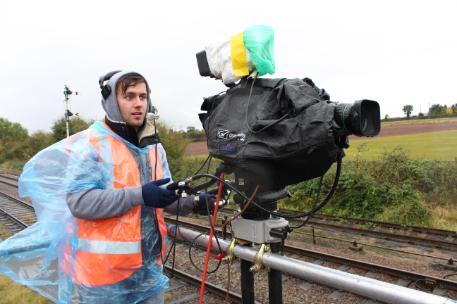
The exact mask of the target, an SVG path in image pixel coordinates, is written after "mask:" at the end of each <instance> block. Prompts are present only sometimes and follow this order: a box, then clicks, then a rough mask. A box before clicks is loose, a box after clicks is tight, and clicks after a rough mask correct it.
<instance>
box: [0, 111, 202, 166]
mask: <svg viewBox="0 0 457 304" xmlns="http://www.w3.org/2000/svg"><path fill="white" fill-rule="evenodd" d="M92 123H93V121H90V120H84V119H82V118H81V117H74V118H72V119H71V120H70V128H69V129H70V130H69V131H70V132H69V133H70V135H72V134H75V133H77V132H80V131H82V130H85V129H87V128H88V127H89V126H90V125H91V124H92ZM157 129H158V133H159V136H160V139H161V142H162V144H163V146H164V147H165V150H166V151H167V158H168V161H169V165H170V169H171V171H172V172H176V171H178V170H179V168H180V166H181V165H182V161H183V156H184V149H185V147H186V145H187V142H188V141H189V139H188V138H191V137H189V136H187V132H183V131H174V130H172V129H171V128H169V127H167V126H166V125H165V124H163V123H158V124H157ZM194 133H196V132H194ZM194 133H191V134H194ZM66 136H67V133H66V124H65V117H62V118H60V119H58V120H56V121H55V122H54V123H53V125H52V127H51V131H50V132H45V131H36V132H34V133H32V134H29V132H28V130H27V129H26V128H24V127H23V126H22V125H21V124H19V123H16V122H11V121H9V120H8V119H6V118H1V117H0V167H1V168H4V169H11V170H15V171H21V170H22V167H23V165H24V164H25V163H26V162H27V161H28V160H29V159H30V158H31V157H32V156H34V155H35V154H36V153H38V152H39V151H41V150H43V149H44V148H46V147H48V146H50V145H52V144H53V143H56V142H58V141H60V140H62V139H64V138H65V137H66Z"/></svg>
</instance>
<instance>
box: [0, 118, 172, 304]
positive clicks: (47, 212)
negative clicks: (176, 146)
mask: <svg viewBox="0 0 457 304" xmlns="http://www.w3.org/2000/svg"><path fill="white" fill-rule="evenodd" d="M89 132H92V133H91V134H93V135H95V136H96V137H97V138H98V139H99V145H100V149H99V150H100V151H99V152H97V151H96V150H95V149H94V147H93V145H92V144H91V143H90V142H89V136H88V134H89ZM108 137H112V138H115V139H117V140H120V141H122V142H123V143H124V144H125V145H126V146H127V147H128V148H129V150H130V151H132V152H133V153H134V154H138V155H140V156H141V155H143V156H144V155H147V153H149V150H150V149H151V147H153V146H148V147H145V148H142V149H140V148H138V147H136V146H134V145H132V144H131V143H129V142H127V141H125V140H124V139H123V138H121V137H119V136H118V135H117V134H115V133H113V132H112V131H111V130H109V129H108V128H107V127H106V126H105V125H104V124H103V123H101V122H96V123H94V124H93V125H91V126H90V128H89V129H87V130H85V131H83V132H80V133H78V134H75V135H73V136H71V137H69V138H68V139H64V140H62V141H60V142H58V143H56V144H54V145H52V146H50V147H48V148H46V149H44V150H42V151H41V152H39V153H38V154H37V155H35V156H34V157H33V158H32V159H31V160H30V161H29V162H28V163H27V164H26V165H25V166H24V169H23V172H22V175H21V177H20V179H19V195H20V196H21V197H29V198H31V200H32V202H33V206H34V208H35V212H36V215H37V223H35V224H34V225H32V226H30V227H28V228H27V229H25V230H23V231H21V232H19V233H17V234H16V235H14V236H12V237H11V238H9V239H7V240H6V241H4V242H2V243H0V273H2V274H5V275H7V276H8V277H10V278H11V279H12V280H14V281H16V282H18V283H20V284H23V285H26V286H28V287H29V288H31V289H33V290H35V291H36V292H38V293H39V294H41V295H43V296H45V297H46V298H48V299H50V300H52V301H53V302H56V303H73V302H77V303H95V302H96V303H138V302H141V301H142V300H144V299H148V298H151V297H154V296H155V295H157V294H160V293H161V292H162V291H163V290H164V288H165V287H166V286H167V284H168V278H167V277H166V276H165V275H164V274H163V272H162V266H161V265H159V264H156V263H146V264H144V265H143V266H142V267H141V268H139V269H137V270H136V271H135V273H134V274H133V275H132V276H131V277H130V278H129V279H128V280H125V281H123V282H120V283H116V284H112V285H107V286H101V287H97V288H83V287H82V286H78V285H76V284H74V283H73V281H72V279H71V277H70V276H69V275H68V274H67V273H66V272H65V271H63V270H62V266H61V264H62V263H61V259H62V256H63V251H64V249H65V246H67V245H68V244H71V245H72V247H73V248H77V244H75V242H78V239H77V237H76V236H75V231H74V227H76V224H75V223H76V218H75V217H73V215H72V214H71V212H70V210H69V208H68V206H67V203H66V196H67V193H72V192H79V191H84V190H89V189H109V188H112V185H113V182H116V181H113V163H112V162H111V163H110V162H109V161H107V160H109V159H110V146H109V144H108V141H107V140H106V138H108ZM157 151H158V152H159V153H160V156H161V160H162V168H163V175H164V177H170V171H169V169H168V164H167V161H166V155H165V152H164V150H163V148H162V146H161V145H160V144H159V145H158V149H157ZM100 157H101V159H103V160H104V161H102V162H100V161H99V159H100ZM139 158H140V159H144V160H146V159H147V157H139ZM144 166H145V164H142V163H140V169H141V170H143V167H144ZM145 209H146V208H145ZM145 213H146V212H145ZM141 220H142V221H144V220H145V219H143V215H142V219H141ZM149 220H151V219H149ZM147 225H148V227H149V226H154V224H153V220H151V222H150V223H147ZM72 227H73V228H72ZM143 230H144V229H143ZM154 232H155V231H152V232H151V231H149V234H147V235H146V237H148V238H149V237H153V236H155V235H156V233H154ZM113 233H116V232H114V231H113ZM144 237H145V234H144V233H143V231H142V238H144ZM156 238H157V237H156ZM67 248H68V246H67ZM71 263H74V261H70V264H71ZM143 263H144V258H143Z"/></svg>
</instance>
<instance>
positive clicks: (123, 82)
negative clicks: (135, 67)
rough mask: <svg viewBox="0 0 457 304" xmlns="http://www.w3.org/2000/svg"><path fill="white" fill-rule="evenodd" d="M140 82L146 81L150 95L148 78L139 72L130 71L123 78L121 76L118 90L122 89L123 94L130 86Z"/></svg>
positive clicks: (117, 86) (117, 85)
mask: <svg viewBox="0 0 457 304" xmlns="http://www.w3.org/2000/svg"><path fill="white" fill-rule="evenodd" d="M139 83H144V84H145V85H146V89H147V91H148V95H149V87H148V84H147V82H146V79H144V77H143V76H141V75H140V74H138V73H128V74H125V75H124V76H122V77H121V78H119V80H118V81H117V83H116V92H117V91H118V90H119V88H120V89H121V91H122V94H124V93H125V91H127V89H128V87H131V86H135V85H137V84H139Z"/></svg>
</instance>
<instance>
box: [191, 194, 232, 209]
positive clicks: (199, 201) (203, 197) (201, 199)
mask: <svg viewBox="0 0 457 304" xmlns="http://www.w3.org/2000/svg"><path fill="white" fill-rule="evenodd" d="M215 202H216V195H214V194H211V193H209V192H208V193H205V192H200V193H199V194H198V196H196V197H195V205H194V209H193V212H194V213H197V214H200V215H208V209H209V212H211V213H213V210H214V205H215ZM207 203H208V208H206V205H207ZM223 205H224V202H223V201H222V202H219V208H221V207H222V206H223Z"/></svg>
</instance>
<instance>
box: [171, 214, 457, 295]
mask: <svg viewBox="0 0 457 304" xmlns="http://www.w3.org/2000/svg"><path fill="white" fill-rule="evenodd" d="M166 220H167V221H168V222H173V223H176V220H175V219H173V218H171V217H167V218H166ZM179 224H180V225H183V226H184V227H187V228H191V229H194V230H198V231H201V232H208V230H209V227H208V226H206V225H201V224H197V223H194V222H189V221H185V220H184V221H183V220H182V219H181V220H180V221H179ZM218 232H219V233H221V232H222V231H220V230H218ZM228 236H230V237H231V235H230V234H228ZM284 253H285V254H286V255H288V256H290V257H292V258H294V259H297V258H302V257H306V258H307V259H308V260H309V259H310V261H311V262H314V263H317V264H321V263H322V262H324V261H325V262H330V263H333V264H335V265H334V266H335V267H334V268H338V269H340V270H347V269H349V268H357V269H360V270H363V271H365V272H366V276H368V277H373V276H376V275H377V274H383V275H388V276H392V277H394V278H397V279H396V283H397V284H399V285H407V286H409V285H411V284H424V286H422V285H419V287H418V288H421V289H427V290H428V291H429V292H435V293H443V292H444V291H443V290H453V291H456V292H457V281H452V280H448V279H444V278H440V277H435V276H429V275H424V274H420V273H415V272H410V271H405V270H401V269H398V268H393V267H387V266H383V265H380V264H375V263H367V262H364V261H360V260H355V259H350V258H346V257H342V256H337V255H332V254H328V253H324V252H320V251H315V250H309V249H304V248H300V247H297V246H292V245H287V244H285V245H284Z"/></svg>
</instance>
